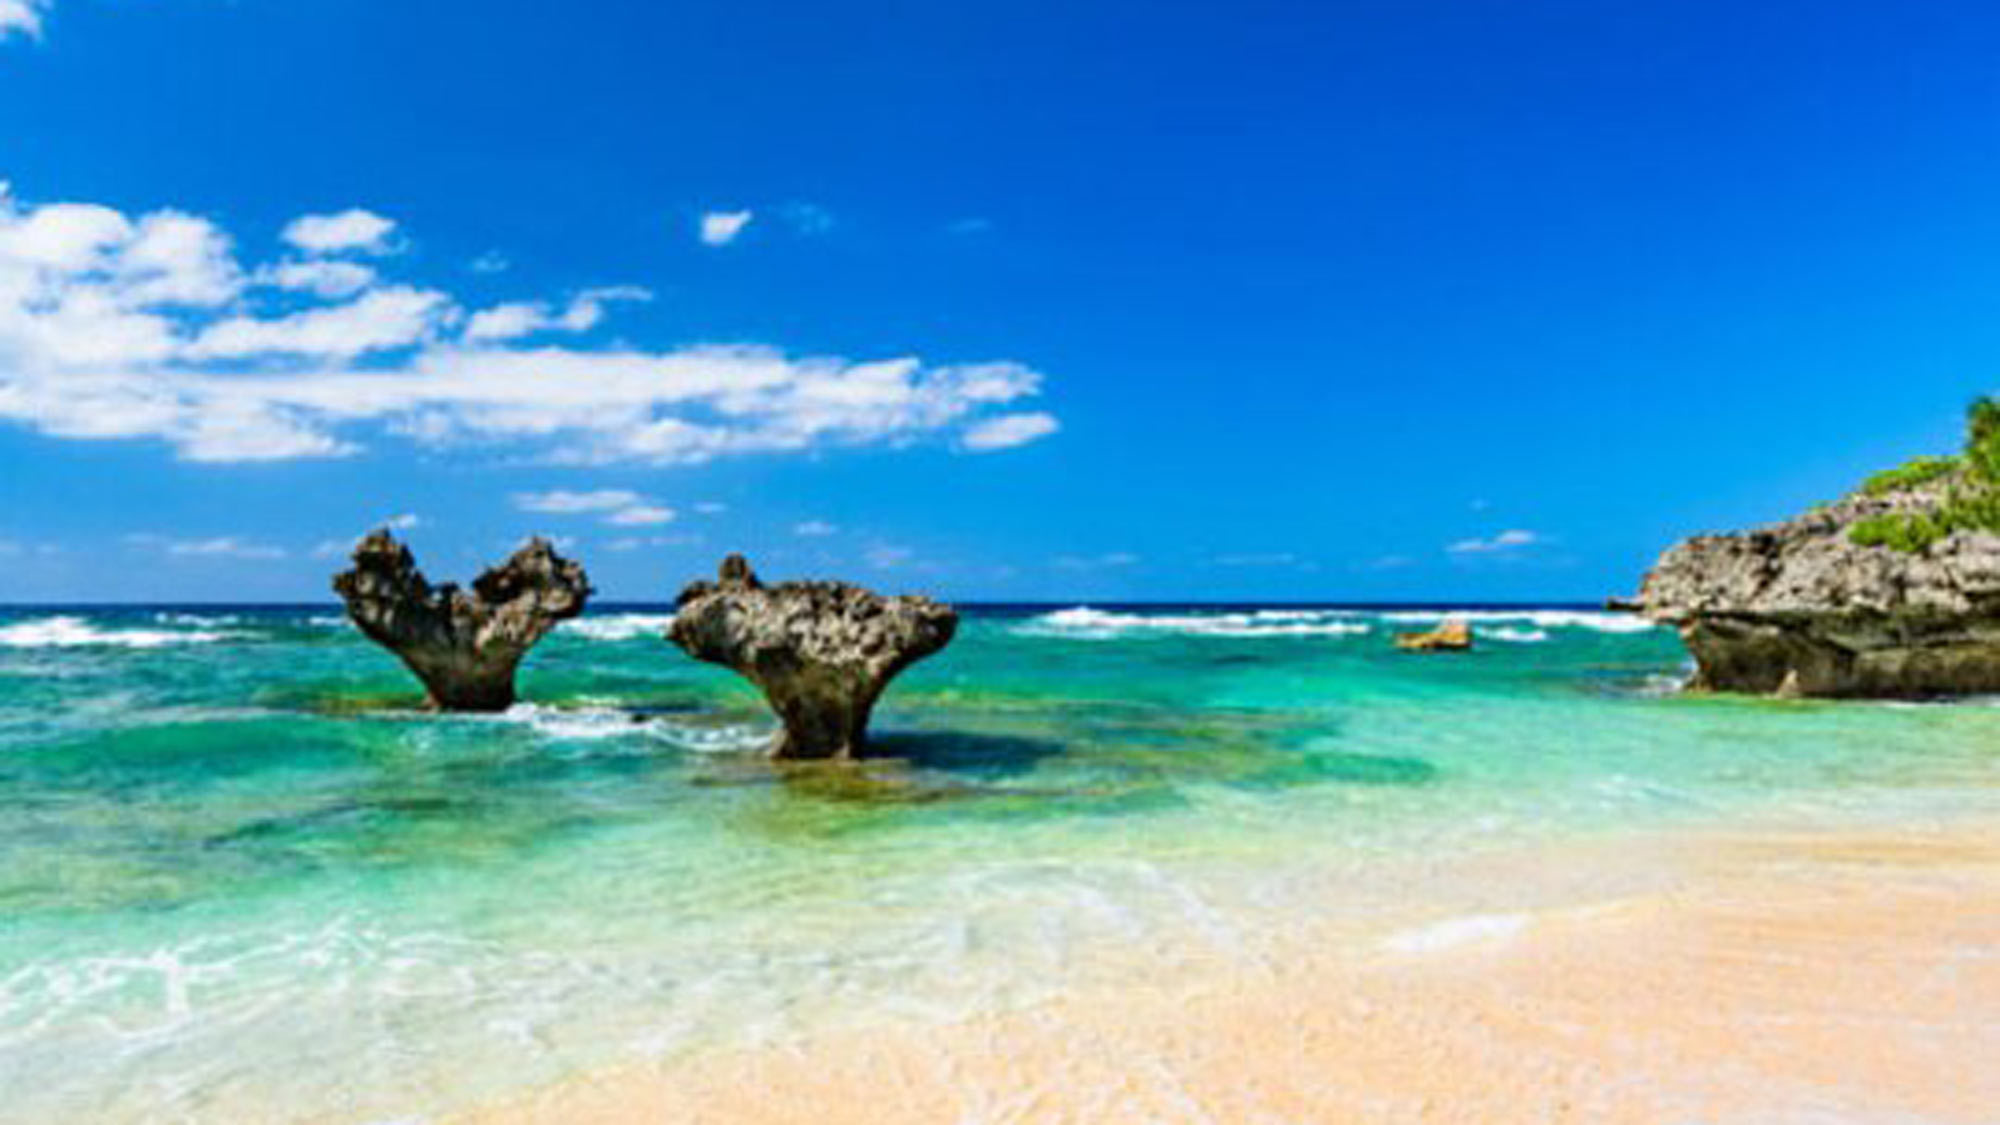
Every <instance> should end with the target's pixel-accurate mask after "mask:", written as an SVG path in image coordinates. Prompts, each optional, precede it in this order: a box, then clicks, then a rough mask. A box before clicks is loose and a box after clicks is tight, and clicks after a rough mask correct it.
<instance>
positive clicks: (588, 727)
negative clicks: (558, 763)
mask: <svg viewBox="0 0 2000 1125" xmlns="http://www.w3.org/2000/svg"><path fill="white" fill-rule="evenodd" d="M499 718H500V720H501V721H503V722H515V723H523V724H525V725H527V726H529V727H531V728H533V729H534V731H535V733H536V734H540V735H543V736H545V737H548V738H553V739H556V740H558V741H563V742H591V741H596V740H598V739H605V738H630V737H635V736H636V737H640V738H654V739H659V740H660V741H663V742H668V743H671V744H673V745H675V746H678V747H681V748H682V749H685V750H694V751H698V752H703V753H727V752H734V751H739V750H749V749H755V748H756V747H759V746H762V745H763V744H764V743H766V742H768V741H770V737H771V734H770V731H769V730H768V729H758V728H756V727H752V726H747V725H743V724H728V725H723V726H694V725H690V724H685V723H679V722H674V721H672V720H670V719H664V718H661V717H659V716H654V715H644V714H639V713H635V712H632V711H629V710H626V709H624V708H620V707H614V706H609V705H603V704H595V705H588V706H582V707H548V706H543V705H541V704H535V703H517V704H515V705H514V706H512V707H510V708H508V709H507V710H506V711H505V712H504V713H503V714H501V715H500V716H499Z"/></svg>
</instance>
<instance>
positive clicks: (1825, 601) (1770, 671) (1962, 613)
mask: <svg viewBox="0 0 2000 1125" xmlns="http://www.w3.org/2000/svg"><path fill="white" fill-rule="evenodd" d="M1951 487H1953V486H1952V485H1951V484H1950V483H1949V482H1939V483H1931V484H1925V485H1922V486H1919V487H1914V488H1900V489H1896V490H1892V491H1885V492H1876V493H1871V492H1868V491H1865V490H1864V491H1863V492H1860V493H1856V494H1855V495H1853V496H1850V497H1848V498H1846V499H1844V500H1841V501H1840V502H1838V503H1835V504H1831V505H1828V506H1826V507H1823V508H1819V509H1815V510H1814V511H1811V512H1808V513H1806V514H1805V515H1802V516H1799V517H1797V518H1794V519H1790V520H1786V521H1784V522H1782V523H1777V524H1773V525H1770V526H1768V527H1763V528H1758V529H1756V530H1754V531H1748V532H1743V533H1739V534H1733V535H1704V536H1697V537H1695V538H1692V539H1688V540H1686V541H1684V542H1682V543H1679V544H1677V545H1676V546H1674V547H1673V548H1672V549H1671V550H1669V551H1668V552H1667V553H1666V554H1665V555H1664V556H1662V557H1661V559H1660V561H1659V563H1658V565H1656V566H1655V567H1654V568H1653V570H1652V571H1651V572H1650V573H1649V574H1648V575H1647V576H1646V580H1645V584H1644V586H1643V588H1642V589H1641V592H1640V595H1639V602H1640V606H1641V608H1642V610H1643V612H1644V613H1645V614H1646V616H1648V617H1650V618H1652V619H1653V620H1655V621H1659V622H1663V623H1666V624H1670V625H1674V626H1677V627H1678V628H1679V629H1680V631H1681V636H1682V638H1683V639H1684V640H1685V641H1686V642H1687V646H1688V649H1689V651H1690V652H1692V653H1693V655H1694V658H1695V663H1696V667H1697V670H1696V672H1695V676H1694V679H1693V680H1692V681H1691V682H1690V684H1689V687H1690V688H1693V689H1696V690H1702V689H1706V690H1714V691H1741V692H1756V693H1761V694H1777V695H1786V696H1821V697H1831V698H1839V697H1850V698H1854V697H1873V698H1922V697H1926V696H1940V695H1962V694H1972V693H1988V692H1995V691H2000V536H1995V535H1994V534H1993V533H1991V532H1990V531H1984V530H1970V529H1964V530H1953V531H1950V532H1949V533H1948V534H1945V535H1944V536H1943V537H1942V538H1938V539H1936V540H1935V541H1932V542H1925V543H1922V544H1921V545H1918V546H1916V547H1915V548H1914V549H1909V550H1899V549H1896V548H1893V547H1890V546H1886V545H1881V544H1870V543H1867V542H1865V540H1866V539H1867V538H1868V536H1866V535H1865V534H1857V533H1856V528H1857V525H1859V526H1860V527H1862V528H1867V527H1870V526H1880V525H1881V524H1882V522H1883V521H1885V520H1888V521H1897V520H1903V519H1911V518H1914V519H1919V520H1922V519H1928V518H1929V516H1928V515H1927V513H1929V512H1932V511H1935V510H1936V509H1937V508H1938V506H1939V505H1940V504H1941V503H1944V502H1945V501H1944V500H1943V499H1942V498H1941V497H1942V493H1943V491H1944V490H1946V489H1948V488H1951Z"/></svg>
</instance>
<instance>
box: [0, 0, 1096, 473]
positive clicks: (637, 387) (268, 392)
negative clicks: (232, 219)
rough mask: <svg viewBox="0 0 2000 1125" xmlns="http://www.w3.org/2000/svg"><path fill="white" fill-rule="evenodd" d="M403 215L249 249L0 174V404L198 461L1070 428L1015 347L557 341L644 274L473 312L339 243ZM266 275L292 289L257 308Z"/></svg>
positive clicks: (351, 214) (295, 231) (644, 454)
mask: <svg viewBox="0 0 2000 1125" xmlns="http://www.w3.org/2000/svg"><path fill="white" fill-rule="evenodd" d="M5 2H6V0H0V3H5ZM396 229H397V228H396V227H395V225H394V223H393V222H392V221H391V220H389V219H386V218H384V217H382V216H378V215H374V214H373V213H372V212H366V211H358V210H356V211H347V212H341V213H338V214H333V215H315V216H307V217H306V218H304V219H301V220H298V221H296V222H294V223H293V224H291V225H290V226H289V227H287V228H286V231H287V238H288V240H289V241H290V243H291V244H292V245H293V246H294V247H295V248H296V250H297V251H298V252H300V253H303V254H306V255H308V257H306V258H303V259H298V258H294V259H290V260H287V261H281V262H278V263H274V264H270V265H266V266H246V265H245V264H244V263H243V262H241V261H240V260H239V259H238V257H237V255H236V251H235V243H234V240H233V239H232V238H231V237H230V235H229V233H228V232H227V231H225V230H223V229H222V228H221V227H219V226H217V225H216V224H214V223H213V222H211V221H209V220H207V219H204V218H201V217H198V216H194V215H188V214H185V213H182V212H178V211H170V210H163V211H155V212H151V213H148V214H143V215H138V216H136V217H135V216H129V215H127V214H125V213H123V212H121V211H118V210H116V209H113V208H109V207H102V206H97V205H94V204H88V203H57V204H46V205H41V206H28V205H24V204H22V203H21V202H19V201H18V200H17V199H16V198H15V197H14V196H13V195H12V194H11V193H10V192H8V191H7V190H6V189H5V188H4V186H0V356H4V357H5V360H6V361H5V362H4V363H0V421H14V422H19V423H23V424H25V425H28V426H30V427H33V428H34V429H36V430H37V431H39V432H41V433H43V434H46V435H49V436H52V437H60V438H69V439H82V440H108V439H123V438H153V439H158V440H162V441H165V442H167V443H169V444H170V445H171V446H172V447H173V448H174V449H175V450H176V451H177V452H178V453H179V454H180V456H181V457H182V458H183V459H186V460H190V461H204V462H241V461H280V460H292V459H299V458H310V457H337V456H348V455H353V454H356V453H359V452H361V451H362V450H363V449H364V446H365V444H366V443H367V442H369V441H371V440H374V439H377V438H379V437H393V438H396V439H400V440H403V441H407V442H410V443H414V444H416V445H419V446H422V447H424V448H427V449H444V450H460V449H466V450H481V449H504V450H505V451H506V452H507V453H509V454H510V455H515V456H518V455H520V454H522V453H524V452H525V453H526V454H527V455H528V458H529V459H531V460H532V459H539V460H543V461H548V462H557V463H566V464H610V463H620V462H624V463H646V464H660V465H670V464H693V463H700V462H704V461H708V460H712V459H714V458H717V457H724V456H732V455H743V454H756V453H764V454H770V453H788V452H807V451H812V450H816V449H822V448H828V447H841V446H869V445H884V446H901V445H906V444H909V443H910V442H912V441H914V440H918V439H922V438H926V437H932V438H956V439H957V440H958V443H959V444H960V445H961V446H962V447H963V448H965V449H967V450H972V451H981V452H983V451H990V450H998V449H1006V448H1011V447H1013V446H1017V445H1021V444H1025V443H1026V442H1029V441H1033V440H1035V439H1037V438H1040V437H1043V436H1046V435H1048V434H1050V433H1054V432H1055V431H1056V430H1057V429H1058V428H1059V427H1058V423H1057V421H1056V419H1055V418H1054V417H1053V416H1052V415H1050V414H1047V413H1042V412H1019V411H1018V408H1017V404H1019V403H1020V402H1022V400H1024V399H1029V398H1032V397H1034V396H1035V395H1038V394H1039V393H1040V391H1041V384H1042V376H1041V375H1040V374H1039V373H1038V372H1036V371H1034V370H1032V369H1030V368H1027V367H1025V366H1022V365H1020V364H1017V363H1011V362H995V363H976V364H957V365H942V366H939V365H928V364H925V363H924V362H922V361H921V360H919V359H917V358H915V357H908V356H904V357H895V358H889V359H883V360H875V361H861V362H857V361H851V360H847V359H844V358H839V357H830V356H806V357H794V356H791V355H787V354H786V353H784V352H783V351H780V350H778V349H776V348H771V347H766V346H762V345H755V344H737V345H707V346H696V347H687V348H681V349H678V350H672V351H663V352H662V351H647V350H644V349H640V348H636V347H633V346H630V345H627V344H623V343H617V344H606V345H603V346H596V347H583V346H559V345H556V344H551V343H547V342H543V341H539V340H533V339H530V338H529V337H531V336H532V335H533V334H534V333H537V332H550V331H571V332H574V331H581V330H583V329H586V328H589V327H594V326H596V324H597V323H598V322H599V321H600V320H601V319H602V318H604V317H606V316H608V315H609V311H610V310H609V307H608V305H609V303H611V302H615V301H624V300H634V299H638V297H639V295H640V292H641V291H638V290H634V289H625V288H612V289H597V290H591V291H588V292H586V293H584V294H581V295H579V296H577V297H575V298H572V299H570V300H569V301H567V302H565V303H563V304H561V305H553V304H548V303H542V302H533V301H527V302H519V303H516V304H514V305H503V306H498V307H496V308H488V309H486V310H484V311H482V312H479V313H468V312H467V310H466V309H465V307H464V304H463V303H462V302H461V301H460V300H458V299H457V298H456V297H454V296H453V295H452V294H450V293H447V292H445V291H443V290H440V289H435V288H427V287H423V286H419V285H412V284H408V283H406V282H400V281H390V280H386V279H383V278H380V277H377V276H375V271H376V270H377V268H378V266H379V263H360V262H355V261H352V260H350V259H348V258H333V257H328V256H327V255H333V254H346V253H353V252H366V253H374V252H378V251H380V250H382V249H385V248H391V247H392V246H393V243H394V241H395V232H396ZM739 229H740V227H739ZM273 293H283V294H287V295H288V297H287V299H286V300H284V301H282V302H279V303H278V307H277V309H276V310H275V311H268V312H267V311H265V310H267V309H268V308H269V307H270V305H271V304H272V302H271V301H270V299H269V298H270V297H271V295H272V294H273ZM1010 406H1015V407H1016V408H1017V409H1016V412H1012V413H1009V412H1007V411H1008V408H1009V407H1010Z"/></svg>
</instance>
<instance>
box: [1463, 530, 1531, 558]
mask: <svg viewBox="0 0 2000 1125" xmlns="http://www.w3.org/2000/svg"><path fill="white" fill-rule="evenodd" d="M1543 541H1544V540H1543V538H1542V536H1540V535H1538V534H1536V533H1535V532H1532V531H1521V530H1519V529H1516V530H1511V531H1503V532H1501V533H1499V534H1498V535H1495V536H1493V537H1492V538H1489V539H1460V540H1459V541H1458V542H1456V543H1451V544H1448V545H1446V547H1445V550H1446V551H1447V552H1449V553H1450V554H1454V555H1493V554H1504V553H1506V552H1510V551H1519V550H1522V549H1524V548H1527V547H1533V546H1535V545H1536V544H1538V543H1541V542H1543Z"/></svg>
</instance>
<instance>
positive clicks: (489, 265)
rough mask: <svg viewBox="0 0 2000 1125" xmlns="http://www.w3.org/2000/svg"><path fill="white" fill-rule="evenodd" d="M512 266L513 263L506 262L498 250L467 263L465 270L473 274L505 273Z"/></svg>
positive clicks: (488, 252) (504, 256)
mask: <svg viewBox="0 0 2000 1125" xmlns="http://www.w3.org/2000/svg"><path fill="white" fill-rule="evenodd" d="M513 265H514V263H512V262H510V261H508V260H507V255H505V254H502V253H501V252H499V251H498V250H488V251H487V252H486V253H484V254H481V255H480V256H478V257H477V258H474V259H472V261H470V262H467V263H466V268H467V269H469V270H471V271H472V272H473V273H506V272H507V271H508V270H509V269H511V268H513Z"/></svg>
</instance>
